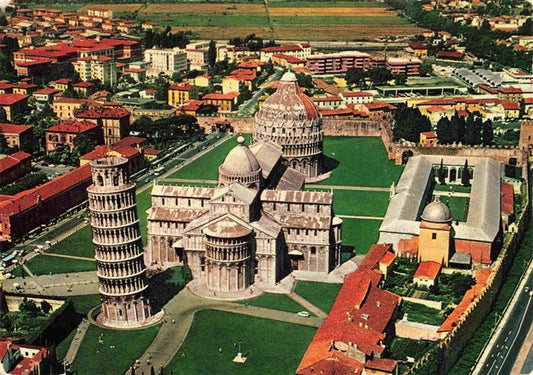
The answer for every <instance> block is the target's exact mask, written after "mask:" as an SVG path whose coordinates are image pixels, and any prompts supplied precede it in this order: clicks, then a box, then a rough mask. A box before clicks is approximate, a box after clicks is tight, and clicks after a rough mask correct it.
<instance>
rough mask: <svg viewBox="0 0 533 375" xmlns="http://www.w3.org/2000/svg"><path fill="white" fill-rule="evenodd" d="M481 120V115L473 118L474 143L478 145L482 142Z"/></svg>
mask: <svg viewBox="0 0 533 375" xmlns="http://www.w3.org/2000/svg"><path fill="white" fill-rule="evenodd" d="M482 134H483V120H482V119H481V117H476V119H475V120H474V145H480V144H481V143H483V139H482Z"/></svg>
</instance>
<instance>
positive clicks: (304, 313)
mask: <svg viewBox="0 0 533 375" xmlns="http://www.w3.org/2000/svg"><path fill="white" fill-rule="evenodd" d="M297 315H298V316H301V317H302V318H309V317H310V316H311V314H309V313H308V312H307V311H300V312H299V313H298V314H297Z"/></svg>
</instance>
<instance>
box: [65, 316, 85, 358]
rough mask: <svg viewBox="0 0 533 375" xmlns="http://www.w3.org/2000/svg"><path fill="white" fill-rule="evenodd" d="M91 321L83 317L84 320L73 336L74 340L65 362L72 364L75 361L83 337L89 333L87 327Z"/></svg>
mask: <svg viewBox="0 0 533 375" xmlns="http://www.w3.org/2000/svg"><path fill="white" fill-rule="evenodd" d="M89 325H90V324H89V321H88V320H87V319H83V320H82V322H81V323H80V324H79V325H78V328H76V334H75V335H74V337H73V338H72V341H71V342H70V346H69V347H68V351H67V354H66V355H65V358H64V362H65V364H70V363H72V362H74V359H75V358H76V355H77V354H78V350H79V349H80V346H81V343H82V342H83V338H84V337H85V334H86V333H87V329H88V328H89Z"/></svg>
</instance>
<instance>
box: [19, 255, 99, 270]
mask: <svg viewBox="0 0 533 375" xmlns="http://www.w3.org/2000/svg"><path fill="white" fill-rule="evenodd" d="M25 264H26V266H27V267H28V268H29V269H30V271H31V272H32V273H33V274H34V275H48V274H52V275H53V274H57V273H70V272H83V271H94V270H96V262H94V261H89V260H80V259H69V258H60V257H54V256H47V255H38V256H36V257H35V258H32V259H30V260H29V261H27V262H26V263H25Z"/></svg>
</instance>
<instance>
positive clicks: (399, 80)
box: [394, 74, 407, 86]
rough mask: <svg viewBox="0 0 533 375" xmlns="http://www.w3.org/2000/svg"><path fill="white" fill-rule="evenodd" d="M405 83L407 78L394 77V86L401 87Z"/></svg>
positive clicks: (403, 76) (401, 76)
mask: <svg viewBox="0 0 533 375" xmlns="http://www.w3.org/2000/svg"><path fill="white" fill-rule="evenodd" d="M406 82H407V76H405V75H404V74H397V75H395V76H394V84H395V85H397V86H402V85H405V83H406Z"/></svg>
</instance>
